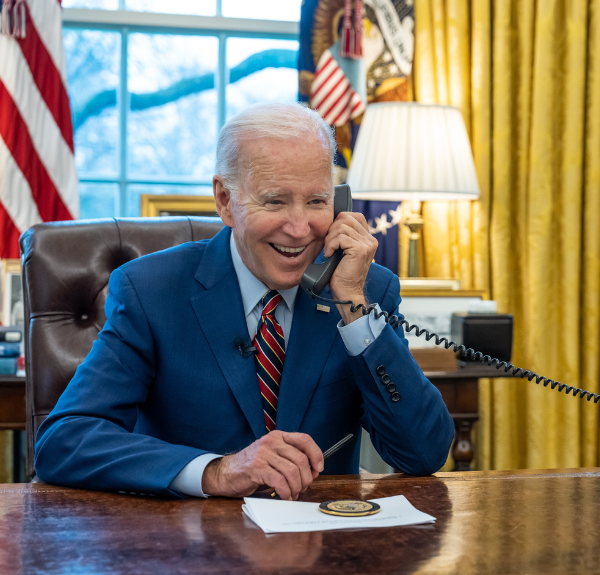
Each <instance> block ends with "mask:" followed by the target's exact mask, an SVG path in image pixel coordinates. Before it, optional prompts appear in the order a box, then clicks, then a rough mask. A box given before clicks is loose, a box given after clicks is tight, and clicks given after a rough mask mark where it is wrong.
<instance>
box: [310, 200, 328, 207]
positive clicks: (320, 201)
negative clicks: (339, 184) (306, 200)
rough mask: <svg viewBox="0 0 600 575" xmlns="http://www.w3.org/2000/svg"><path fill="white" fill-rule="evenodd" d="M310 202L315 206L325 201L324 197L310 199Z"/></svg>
mask: <svg viewBox="0 0 600 575" xmlns="http://www.w3.org/2000/svg"><path fill="white" fill-rule="evenodd" d="M310 203H311V204H312V205H315V206H316V205H319V204H324V203H325V200H324V199H322V198H315V199H314V200H311V201H310Z"/></svg>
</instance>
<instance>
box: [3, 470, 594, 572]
mask: <svg viewBox="0 0 600 575" xmlns="http://www.w3.org/2000/svg"><path fill="white" fill-rule="evenodd" d="M398 494H403V495H405V496H406V497H407V498H408V500H409V501H410V502H411V503H412V504H413V505H414V506H415V507H417V509H420V510H421V511H424V512H426V513H430V514H431V515H433V516H435V517H436V518H437V522H436V523H435V524H429V525H421V526H414V527H393V528H380V529H357V530H351V531H350V530H349V531H345V530H340V531H326V532H315V533H298V534H275V535H270V536H265V535H264V533H263V532H262V531H260V530H259V529H257V528H255V527H253V526H252V523H251V522H250V521H249V520H248V519H246V518H245V517H244V516H243V514H242V510H241V501H240V500H235V499H221V498H211V499H208V500H200V499H195V500H185V501H164V500H159V499H156V498H150V497H135V496H129V495H113V494H106V493H97V492H92V491H80V490H71V489H67V488H62V487H53V486H49V485H44V484H34V485H30V484H16V485H0V572H1V573H2V574H3V575H16V574H19V575H20V574H28V573H45V574H48V575H52V574H59V573H60V574H61V575H67V574H71V573H94V574H97V575H101V574H104V573H106V574H111V575H119V574H121V573H122V574H127V575H132V574H137V573H139V574H144V575H146V574H149V573H157V574H160V575H168V574H170V573H178V574H182V575H185V574H187V573H194V574H202V573H210V574H211V575H219V574H225V573H226V574H233V575H236V574H240V575H241V574H243V575H246V574H249V573H255V574H261V575H262V574H271V573H273V574H274V573H278V574H292V573H293V574H295V575H300V574H303V573H306V574H310V575H319V574H326V573H343V574H344V575H351V574H368V573H377V574H382V573H398V574H400V573H417V572H418V573H420V574H438V575H441V574H446V573H461V574H464V575H469V574H476V575H480V574H483V573H485V574H486V575H489V574H496V573H497V574H502V575H508V574H512V573H514V574H519V575H520V574H523V573H528V574H537V573H543V574H544V575H547V574H553V573H556V574H560V575H564V574H566V573H573V574H575V573H577V574H581V573H598V572H600V547H599V546H598V544H597V528H598V522H599V519H598V517H600V469H587V470H585V469H582V470H552V471H518V472H467V473H441V474H437V476H434V477H426V478H411V477H404V476H401V475H383V476H381V475H379V476H355V475H349V476H339V477H331V476H330V477H323V478H319V479H317V481H316V482H315V483H314V484H313V486H311V488H310V489H309V490H308V491H307V492H306V493H305V494H304V495H303V496H302V500H304V501H317V502H320V501H325V500H329V499H337V498H345V497H359V498H364V499H366V498H377V497H384V496H390V495H398Z"/></svg>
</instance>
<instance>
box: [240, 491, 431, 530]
mask: <svg viewBox="0 0 600 575" xmlns="http://www.w3.org/2000/svg"><path fill="white" fill-rule="evenodd" d="M369 501H372V502H373V503H378V504H379V505H380V506H381V509H380V511H379V513H376V514H375V515H366V516H364V517H339V516H337V515H327V514H326V513H323V512H322V511H319V504H318V503H307V502H304V501H276V500H275V501H274V500H269V499H255V498H252V497H245V498H244V503H245V505H242V509H243V511H244V513H245V514H246V515H247V516H248V517H249V518H250V519H251V520H252V521H254V523H256V524H257V525H258V526H259V527H260V528H261V529H262V530H263V531H264V532H265V533H298V532H301V531H329V530H331V529H355V528H357V527H396V526H398V525H416V524H419V523H433V522H434V521H435V517H432V516H431V515H427V513H423V512H422V511H419V510H418V509H415V508H414V507H413V506H412V505H411V504H410V503H409V502H408V499H406V497H404V495H395V496H393V497H383V498H381V499H369Z"/></svg>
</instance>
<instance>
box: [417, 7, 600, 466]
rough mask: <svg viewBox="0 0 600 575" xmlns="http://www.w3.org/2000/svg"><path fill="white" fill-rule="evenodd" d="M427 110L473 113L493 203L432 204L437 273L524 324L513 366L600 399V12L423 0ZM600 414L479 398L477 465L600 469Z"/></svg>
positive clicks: (518, 393)
mask: <svg viewBox="0 0 600 575" xmlns="http://www.w3.org/2000/svg"><path fill="white" fill-rule="evenodd" d="M415 19H416V49H415V72H414V74H415V83H414V87H415V99H416V100H417V101H420V102H425V103H428V102H438V103H448V104H452V105H455V106H458V107H459V108H460V109H461V110H462V111H463V115H464V118H465V122H466V125H467V129H468V130H469V132H470V137H471V143H472V147H473V155H474V158H475V165H476V168H477V173H478V177H479V184H480V187H481V199H480V201H479V202H474V203H466V202H464V203H458V204H442V203H436V204H434V203H433V202H431V203H428V204H426V205H425V206H424V208H423V215H424V218H425V230H426V231H425V234H426V235H425V238H424V247H425V250H424V252H425V254H424V259H425V269H426V272H427V275H428V276H442V277H458V278H460V279H461V280H462V284H463V287H465V288H470V287H472V288H477V289H486V290H488V291H489V293H490V295H491V296H492V297H493V299H495V300H496V301H497V302H498V307H499V311H501V312H508V313H512V314H513V315H514V320H515V338H514V345H513V362H514V363H515V364H516V365H519V366H522V367H524V368H527V369H531V370H534V371H536V372H538V373H541V374H543V375H546V376H547V377H552V378H553V379H555V380H559V381H561V382H563V383H568V384H570V385H574V386H575V387H583V388H584V389H587V390H589V391H592V392H600V385H599V372H600V365H599V353H600V226H599V225H598V224H597V223H596V220H597V219H598V217H599V215H600V0H537V1H536V0H505V1H502V2H499V1H496V2H493V1H492V0H471V1H469V0H416V2H415ZM599 408H600V404H598V405H596V404H594V403H593V402H591V403H588V402H587V401H586V402H584V401H582V400H581V399H578V398H577V399H574V398H573V397H566V395H565V393H564V392H562V393H558V392H557V391H552V390H549V389H542V387H541V385H540V386H536V385H535V383H532V382H527V381H526V380H509V379H497V380H493V381H486V382H482V383H481V385H480V416H481V421H480V427H479V433H478V441H479V451H478V467H479V468H481V469H508V468H543V467H578V466H595V465H598V409H599Z"/></svg>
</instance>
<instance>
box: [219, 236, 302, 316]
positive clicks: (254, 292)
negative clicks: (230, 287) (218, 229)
mask: <svg viewBox="0 0 600 575" xmlns="http://www.w3.org/2000/svg"><path fill="white" fill-rule="evenodd" d="M229 245H230V248H231V259H232V260H233V267H234V269H235V273H236V274H237V278H238V282H239V284H240V292H241V293H242V302H243V304H244V314H245V315H246V317H247V316H248V315H249V314H250V313H251V312H252V310H253V309H254V308H255V307H256V306H257V305H258V303H259V302H260V300H261V298H262V296H264V295H265V293H266V292H268V291H269V288H268V287H267V286H266V285H265V284H264V283H263V282H261V281H260V280H259V279H258V278H257V277H256V276H255V275H254V274H253V273H252V272H251V271H250V270H249V269H248V268H247V267H246V266H245V265H244V262H243V261H242V258H241V257H240V254H239V252H238V250H237V246H236V245H235V239H234V237H233V233H232V234H231V238H230V240H229ZM279 293H280V294H281V297H282V299H283V301H284V302H285V305H286V306H287V307H288V309H289V310H290V311H291V312H293V311H294V302H295V301H296V294H297V293H298V286H294V287H293V288H290V289H286V290H279Z"/></svg>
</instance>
